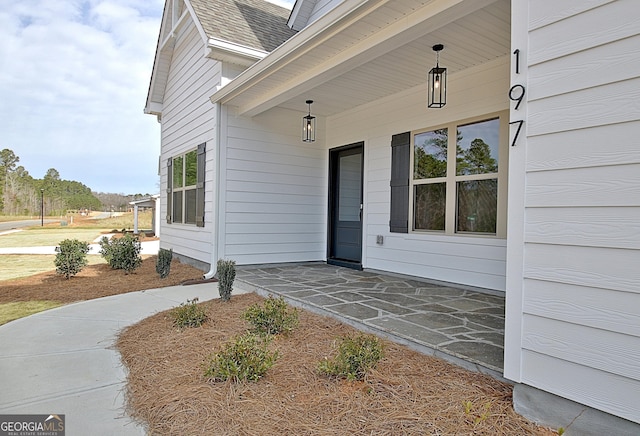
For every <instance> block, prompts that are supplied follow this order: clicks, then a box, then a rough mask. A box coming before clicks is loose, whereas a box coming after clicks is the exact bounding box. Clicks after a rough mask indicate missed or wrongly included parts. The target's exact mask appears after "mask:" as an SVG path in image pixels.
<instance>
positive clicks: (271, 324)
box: [243, 296, 298, 335]
mask: <svg viewBox="0 0 640 436" xmlns="http://www.w3.org/2000/svg"><path fill="white" fill-rule="evenodd" d="M243 318H244V319H245V320H246V321H248V322H249V323H251V325H253V327H254V330H255V331H256V332H258V333H261V334H267V335H277V334H279V333H288V332H290V331H292V330H293V329H295V328H296V327H297V325H298V309H296V308H293V310H289V305H288V304H287V303H286V302H285V301H284V298H282V297H279V298H273V297H272V296H270V297H269V298H267V299H266V300H265V302H264V307H260V305H259V304H254V305H252V306H250V307H249V308H248V309H247V310H246V311H245V312H244V314H243Z"/></svg>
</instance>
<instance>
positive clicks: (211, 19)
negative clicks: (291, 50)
mask: <svg viewBox="0 0 640 436" xmlns="http://www.w3.org/2000/svg"><path fill="white" fill-rule="evenodd" d="M191 5H192V6H193V9H194V11H195V13H196V15H197V16H198V20H199V21H200V23H201V24H202V27H203V29H204V31H205V33H206V34H207V36H208V37H209V38H218V39H222V40H224V41H229V42H233V43H236V44H239V45H243V46H246V47H251V48H254V49H258V50H262V51H266V52H271V51H273V50H274V49H275V48H276V47H278V46H279V45H280V44H282V43H283V42H285V41H286V40H287V39H289V38H291V37H292V36H293V35H294V34H295V33H296V32H295V31H293V30H291V29H290V28H289V27H288V26H287V20H288V18H289V11H288V10H287V9H285V8H282V7H280V6H277V5H274V4H272V3H269V2H266V1H264V0H191Z"/></svg>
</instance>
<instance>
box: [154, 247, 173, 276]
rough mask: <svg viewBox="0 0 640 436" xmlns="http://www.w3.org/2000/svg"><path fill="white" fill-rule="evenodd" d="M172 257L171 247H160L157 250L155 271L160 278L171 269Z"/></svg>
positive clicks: (166, 274)
mask: <svg viewBox="0 0 640 436" xmlns="http://www.w3.org/2000/svg"><path fill="white" fill-rule="evenodd" d="M172 259H173V248H172V249H169V250H167V249H166V248H161V249H160V250H158V257H157V258H156V272H157V273H158V274H160V278H161V279H164V278H166V277H167V276H168V275H169V272H170V271H171V260H172Z"/></svg>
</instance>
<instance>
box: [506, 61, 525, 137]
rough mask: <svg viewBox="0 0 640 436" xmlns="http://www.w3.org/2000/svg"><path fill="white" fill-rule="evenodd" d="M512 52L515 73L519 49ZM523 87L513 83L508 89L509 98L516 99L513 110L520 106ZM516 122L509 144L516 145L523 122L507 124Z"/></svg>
mask: <svg viewBox="0 0 640 436" xmlns="http://www.w3.org/2000/svg"><path fill="white" fill-rule="evenodd" d="M513 54H514V55H515V56H516V74H520V49H516V50H515V51H514V52H513ZM524 94H525V89H524V86H522V85H513V86H512V87H511V89H509V99H510V100H511V101H517V103H516V107H514V108H513V109H514V110H518V109H519V108H520V103H522V100H523V99H524ZM511 124H517V125H518V130H516V134H515V135H514V136H513V141H512V142H511V146H512V147H514V146H515V145H516V141H517V140H518V136H520V130H522V125H523V124H524V120H517V121H511V122H510V123H509V125H511Z"/></svg>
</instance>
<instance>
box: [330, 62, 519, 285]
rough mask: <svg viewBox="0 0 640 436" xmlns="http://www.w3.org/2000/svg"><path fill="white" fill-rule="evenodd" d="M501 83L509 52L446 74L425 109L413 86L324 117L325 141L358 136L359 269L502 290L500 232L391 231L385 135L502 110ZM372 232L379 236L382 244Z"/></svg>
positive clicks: (504, 85) (505, 83) (505, 84)
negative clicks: (443, 86) (433, 103)
mask: <svg viewBox="0 0 640 436" xmlns="http://www.w3.org/2000/svg"><path fill="white" fill-rule="evenodd" d="M508 90H509V58H508V57H504V58H501V59H497V60H495V61H493V62H489V63H487V64H484V65H480V66H477V67H474V68H471V69H469V70H466V71H463V72H461V73H458V74H455V75H452V76H451V77H450V78H449V85H448V92H449V95H448V98H447V100H448V102H447V105H446V106H445V107H444V108H442V109H437V110H436V109H427V108H426V89H423V88H422V87H420V88H419V89H411V90H409V91H407V92H404V93H402V94H398V95H394V96H392V97H388V98H384V99H382V100H380V101H376V102H374V103H372V104H367V105H363V106H361V107H358V108H356V109H354V110H351V111H349V112H346V113H342V114H339V115H336V116H332V117H330V118H329V119H328V120H327V137H328V139H327V141H328V146H329V147H337V146H341V145H345V144H350V143H354V142H358V141H364V142H365V148H364V149H365V165H364V167H365V177H364V181H365V194H364V222H363V225H364V237H363V241H364V247H363V260H362V262H363V266H364V267H365V268H372V269H378V270H383V271H392V272H397V273H403V274H409V275H413V276H418V277H425V278H429V279H434V280H442V281H448V282H453V283H460V284H465V285H470V286H477V287H482V288H488V289H495V290H501V291H504V290H505V261H506V241H505V240H504V239H500V238H495V237H481V236H462V235H443V234H435V233H431V234H428V233H419V232H409V233H391V232H390V231H389V217H390V177H391V137H392V135H394V134H398V133H402V132H406V131H412V130H419V129H425V128H429V127H437V126H439V125H441V124H444V123H447V122H451V121H458V120H464V119H468V118H472V117H477V116H482V115H486V114H494V113H497V112H500V111H504V110H505V109H507V108H508V98H507V92H508ZM500 165H501V166H506V165H507V159H506V158H505V159H504V161H501V162H500ZM377 235H382V236H383V237H384V243H383V244H382V245H378V244H377V243H376V236H377Z"/></svg>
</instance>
